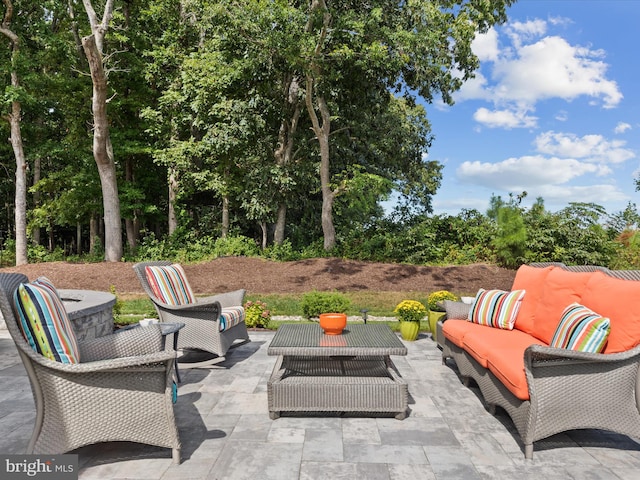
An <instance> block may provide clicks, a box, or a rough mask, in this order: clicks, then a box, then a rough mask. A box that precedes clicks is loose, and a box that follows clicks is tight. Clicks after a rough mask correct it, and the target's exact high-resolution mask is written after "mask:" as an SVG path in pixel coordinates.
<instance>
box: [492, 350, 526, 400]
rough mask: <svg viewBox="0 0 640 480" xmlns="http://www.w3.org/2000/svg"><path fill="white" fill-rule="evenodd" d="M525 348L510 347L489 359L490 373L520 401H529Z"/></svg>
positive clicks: (495, 353)
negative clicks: (525, 369) (525, 370)
mask: <svg viewBox="0 0 640 480" xmlns="http://www.w3.org/2000/svg"><path fill="white" fill-rule="evenodd" d="M522 347H523V346H522V345H520V346H515V345H514V346H508V347H505V348H503V349H502V350H500V351H499V352H494V354H493V355H491V356H490V357H489V359H488V363H489V371H490V372H491V373H493V374H494V375H495V376H496V377H497V378H498V380H500V382H501V383H502V384H503V385H504V386H505V387H506V388H507V389H509V391H510V392H511V393H513V394H514V395H515V396H516V397H517V398H519V399H520V400H529V388H528V386H527V376H526V375H525V373H524V351H525V350H526V347H524V348H522Z"/></svg>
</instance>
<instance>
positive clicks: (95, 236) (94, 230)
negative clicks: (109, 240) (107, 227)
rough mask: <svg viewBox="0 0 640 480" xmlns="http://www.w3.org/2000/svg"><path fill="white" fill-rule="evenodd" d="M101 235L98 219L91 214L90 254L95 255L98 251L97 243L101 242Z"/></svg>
mask: <svg viewBox="0 0 640 480" xmlns="http://www.w3.org/2000/svg"><path fill="white" fill-rule="evenodd" d="M99 236H100V233H99V232H98V218H97V217H96V214H95V213H92V214H91V219H90V220H89V253H90V254H93V253H95V251H96V242H97V241H98V240H99V238H100V237H99Z"/></svg>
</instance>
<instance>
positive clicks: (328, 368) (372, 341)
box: [267, 324, 409, 420]
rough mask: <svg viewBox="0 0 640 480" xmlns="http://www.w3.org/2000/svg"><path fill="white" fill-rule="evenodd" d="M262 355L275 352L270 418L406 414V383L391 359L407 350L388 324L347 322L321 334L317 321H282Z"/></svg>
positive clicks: (270, 385) (270, 395) (270, 386)
mask: <svg viewBox="0 0 640 480" xmlns="http://www.w3.org/2000/svg"><path fill="white" fill-rule="evenodd" d="M267 353H268V354H269V355H278V359H277V361H276V364H275V366H274V368H273V373H272V374H271V378H270V379H269V382H268V384H267V396H268V403H269V416H270V417H271V418H272V419H274V420H275V419H276V418H278V417H279V416H280V413H281V412H372V413H395V417H396V418H397V419H399V420H402V419H403V418H405V416H406V414H407V408H408V395H409V394H408V390H407V382H406V381H405V380H404V379H403V378H402V377H401V376H400V374H399V373H398V370H397V369H396V367H395V365H394V364H393V362H392V361H391V359H390V355H406V354H407V348H406V347H405V346H404V345H403V343H402V342H401V341H400V339H399V338H398V336H397V335H396V334H394V333H393V332H392V331H391V329H390V328H389V327H388V326H387V325H371V324H369V325H362V324H355V325H347V328H345V330H344V331H343V333H342V335H325V334H324V333H323V331H322V329H321V328H320V326H319V325H316V324H287V325H282V326H281V327H280V328H279V329H278V331H277V332H276V334H275V336H274V337H273V340H272V341H271V344H270V345H269V348H268V350H267Z"/></svg>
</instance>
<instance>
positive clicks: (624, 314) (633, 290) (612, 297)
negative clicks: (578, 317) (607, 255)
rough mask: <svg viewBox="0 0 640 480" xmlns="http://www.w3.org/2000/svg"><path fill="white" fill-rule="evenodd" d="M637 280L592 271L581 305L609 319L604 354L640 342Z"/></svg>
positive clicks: (638, 284)
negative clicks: (608, 330)
mask: <svg viewBox="0 0 640 480" xmlns="http://www.w3.org/2000/svg"><path fill="white" fill-rule="evenodd" d="M638 298H640V282H638V281H634V280H622V279H620V278H613V277H610V276H608V275H606V274H604V273H602V272H595V273H594V275H593V276H592V277H591V279H590V280H589V282H588V283H587V286H586V289H585V292H584V295H583V296H582V304H583V305H584V306H585V307H588V308H590V309H591V310H593V311H594V312H596V313H598V315H601V316H603V317H607V318H609V320H610V322H611V331H610V332H609V338H608V340H607V344H606V346H605V348H604V353H616V352H624V351H627V350H630V349H632V348H633V347H635V346H637V345H638V344H640V310H638V307H637V303H638Z"/></svg>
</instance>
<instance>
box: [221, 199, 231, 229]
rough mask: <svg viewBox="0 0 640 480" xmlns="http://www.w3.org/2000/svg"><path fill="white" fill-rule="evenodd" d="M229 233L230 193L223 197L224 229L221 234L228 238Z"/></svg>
mask: <svg viewBox="0 0 640 480" xmlns="http://www.w3.org/2000/svg"><path fill="white" fill-rule="evenodd" d="M227 235H229V195H227V194H225V195H223V197H222V230H221V232H220V236H221V237H222V238H227Z"/></svg>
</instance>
